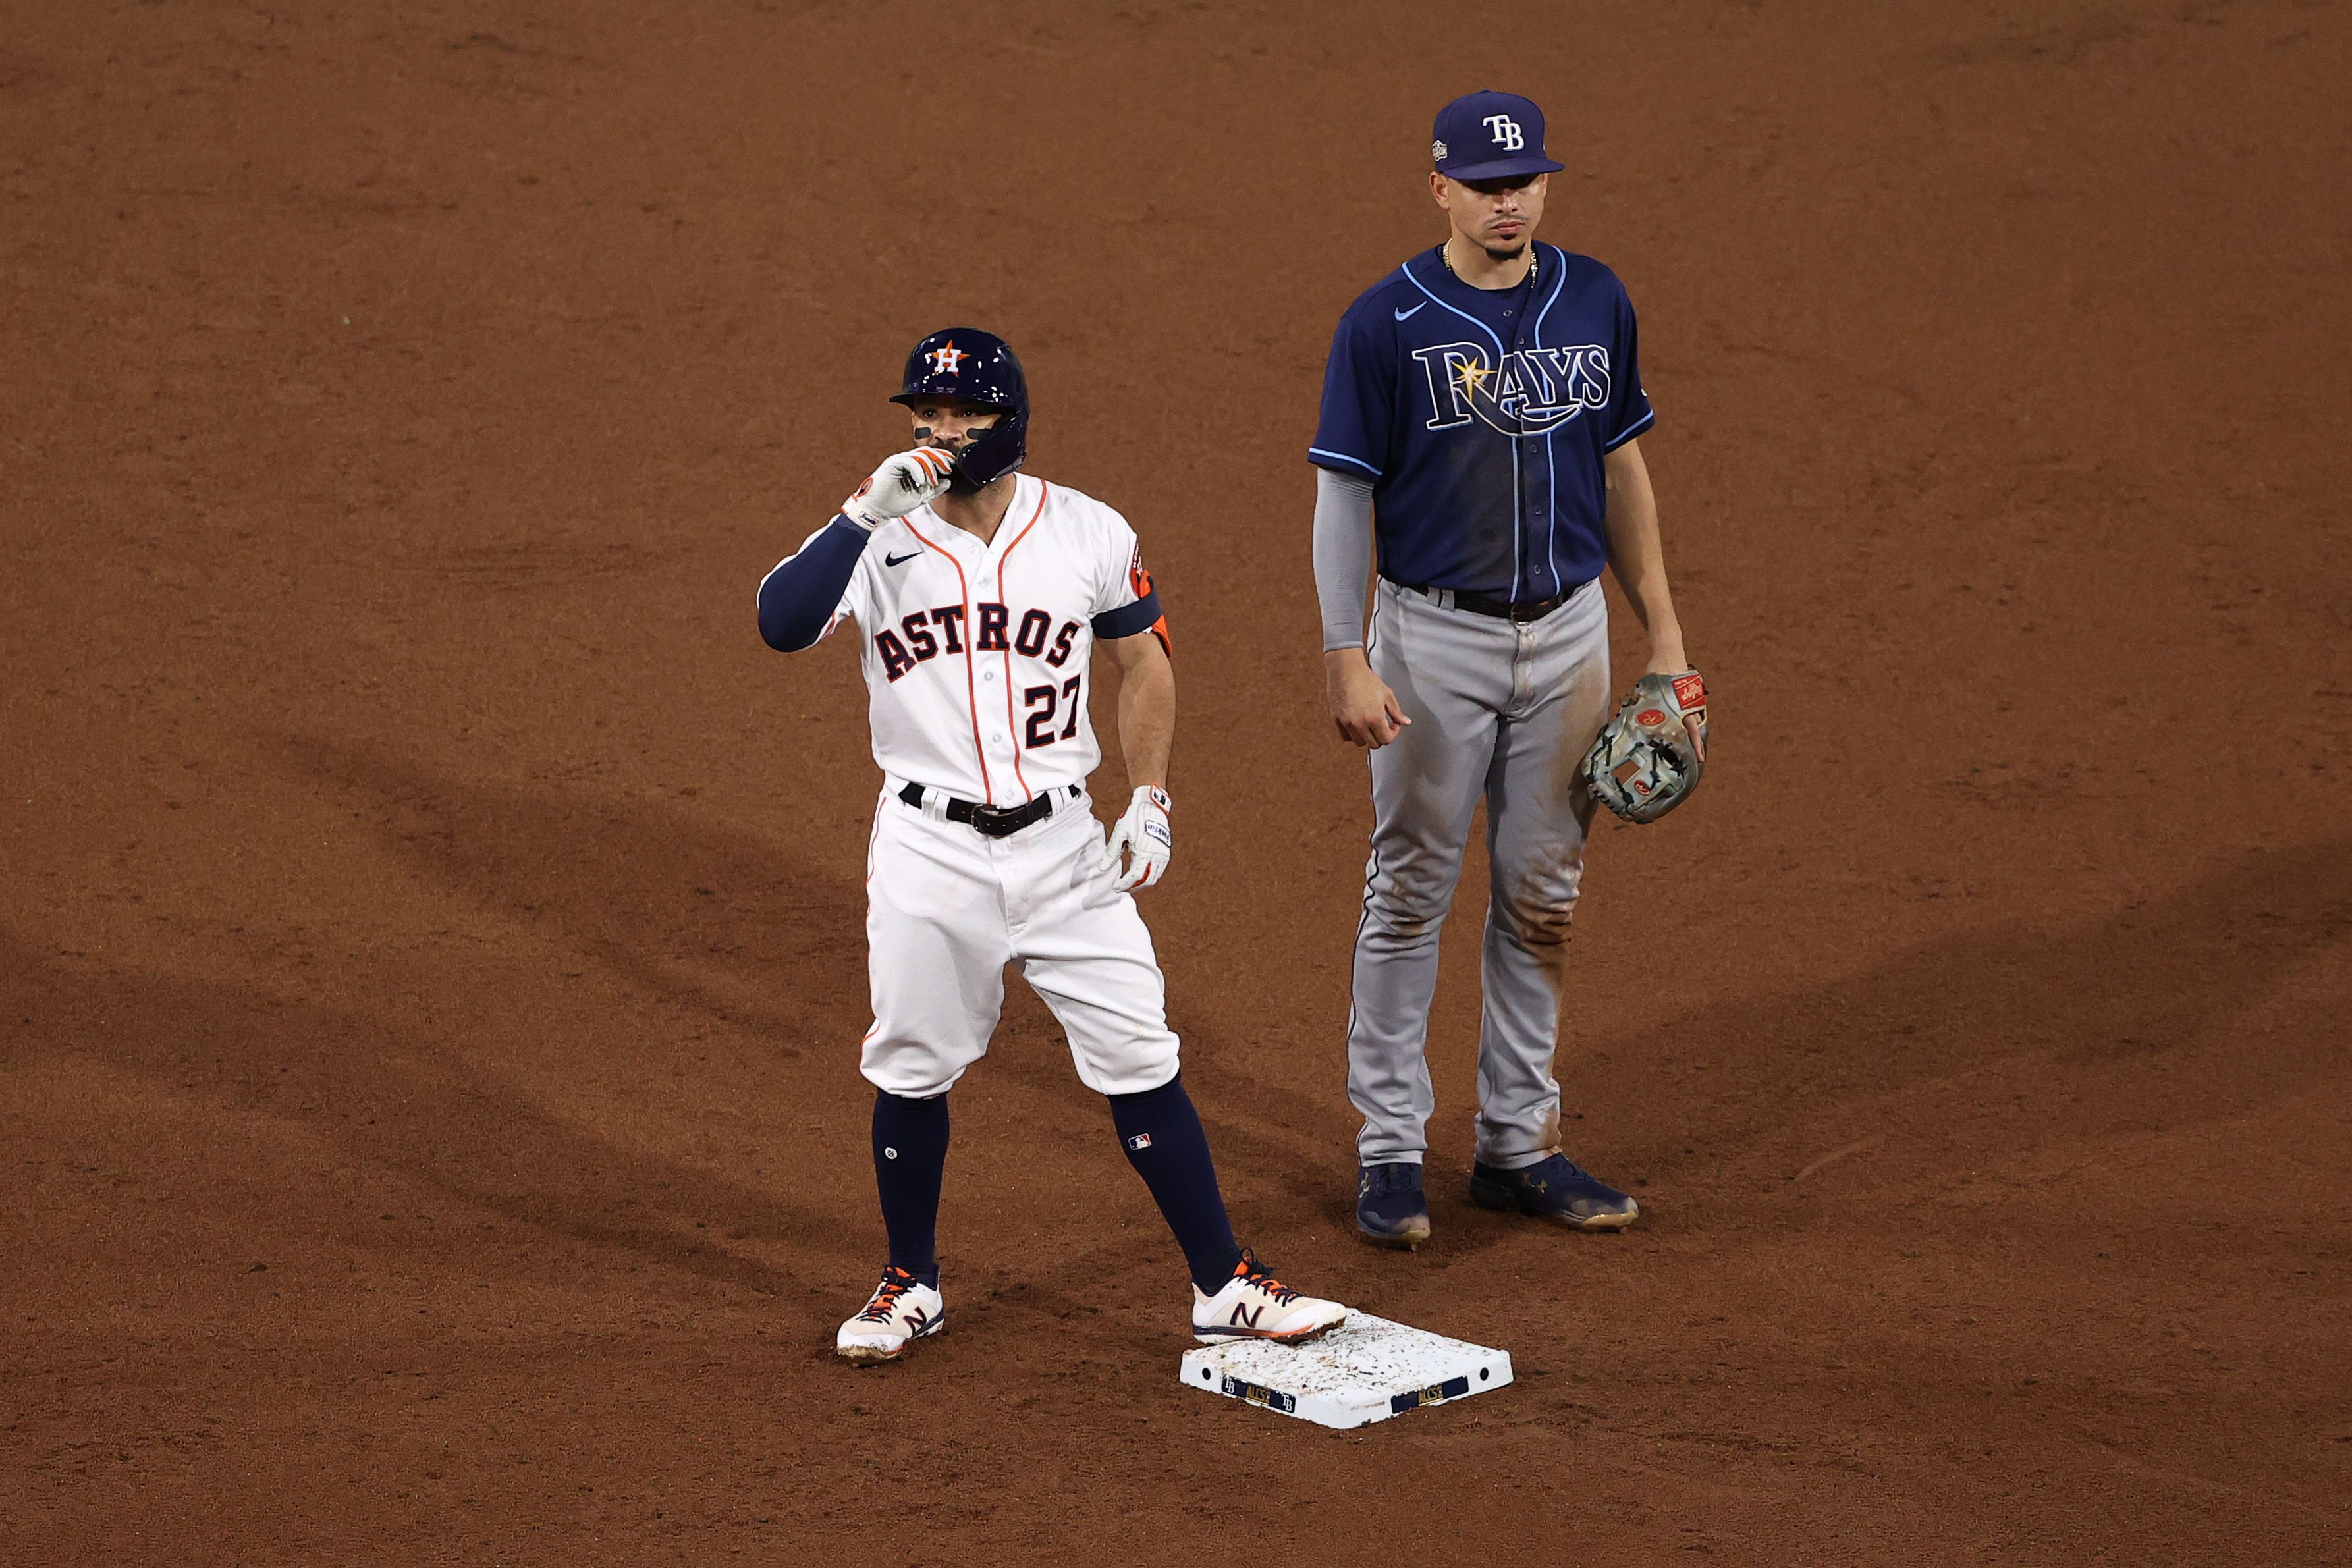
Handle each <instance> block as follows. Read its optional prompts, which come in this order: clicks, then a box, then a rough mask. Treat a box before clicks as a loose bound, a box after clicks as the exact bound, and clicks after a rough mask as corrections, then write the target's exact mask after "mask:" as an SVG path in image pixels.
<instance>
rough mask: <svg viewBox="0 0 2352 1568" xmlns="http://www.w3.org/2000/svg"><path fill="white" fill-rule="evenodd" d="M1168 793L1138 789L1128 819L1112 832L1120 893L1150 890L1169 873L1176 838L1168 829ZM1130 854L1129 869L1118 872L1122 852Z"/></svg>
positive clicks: (1112, 854)
mask: <svg viewBox="0 0 2352 1568" xmlns="http://www.w3.org/2000/svg"><path fill="white" fill-rule="evenodd" d="M1168 811H1169V800H1168V791H1167V790H1165V789H1160V788H1158V787H1157V786H1155V785H1150V784H1139V785H1137V786H1136V787H1135V797H1134V799H1132V800H1129V802H1128V803H1127V815H1126V816H1124V817H1121V818H1120V819H1119V820H1118V826H1116V827H1114V828H1112V829H1111V831H1110V844H1109V850H1110V869H1111V870H1112V871H1115V872H1118V890H1119V891H1120V892H1121V893H1126V892H1128V891H1129V889H1131V888H1138V887H1150V885H1151V884H1152V883H1155V882H1158V881H1159V880H1160V873H1162V872H1165V871H1166V870H1167V869H1168V862H1169V860H1170V859H1171V857H1173V856H1174V854H1175V853H1176V835H1175V832H1174V831H1173V830H1171V828H1170V827H1169V826H1168ZM1122 851H1124V852H1126V854H1127V857H1128V861H1127V869H1126V870H1125V871H1123V872H1120V871H1119V870H1118V857H1119V853H1120V852H1122Z"/></svg>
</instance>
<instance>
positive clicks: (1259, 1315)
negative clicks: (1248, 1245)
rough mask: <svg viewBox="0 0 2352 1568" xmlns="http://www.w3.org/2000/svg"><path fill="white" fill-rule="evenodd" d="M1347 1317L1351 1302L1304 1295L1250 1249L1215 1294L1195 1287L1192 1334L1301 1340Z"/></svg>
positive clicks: (1207, 1338)
mask: <svg viewBox="0 0 2352 1568" xmlns="http://www.w3.org/2000/svg"><path fill="white" fill-rule="evenodd" d="M1347 1319H1348V1309H1347V1308H1345V1307H1343V1306H1341V1305H1340V1304H1339V1302H1337V1301H1317V1300H1316V1299H1315V1298H1314V1297H1312V1296H1306V1295H1301V1294H1300V1293H1299V1292H1298V1291H1294V1290H1292V1289H1291V1288H1290V1287H1289V1286H1287V1285H1286V1284H1284V1283H1283V1282H1282V1281H1279V1280H1277V1279H1276V1278H1275V1277H1274V1276H1273V1275H1272V1274H1269V1273H1267V1272H1266V1271H1265V1270H1264V1269H1262V1268H1260V1267H1258V1262H1257V1260H1256V1259H1255V1257H1253V1256H1251V1254H1250V1253H1249V1252H1248V1251H1246V1250H1244V1252H1243V1253H1242V1260H1241V1261H1240V1262H1239V1263H1237V1264H1235V1265H1234V1272H1233V1277H1232V1278H1230V1279H1228V1280H1227V1281H1225V1283H1224V1288H1223V1289H1222V1290H1220V1291H1218V1292H1217V1293H1216V1294H1215V1295H1213V1296H1211V1295H1205V1294H1203V1293H1202V1291H1200V1290H1199V1288H1198V1287H1195V1288H1194V1290H1193V1291H1192V1337H1193V1338H1194V1339H1197V1340H1199V1341H1200V1342H1201V1343H1203V1344H1214V1343H1217V1342H1218V1341H1219V1340H1229V1339H1269V1340H1273V1341H1275V1342H1276V1343H1282V1344H1296V1343H1299V1342H1300V1341H1303V1340H1310V1339H1314V1338H1316V1337H1317V1336H1318V1335H1321V1334H1326V1333H1330V1332H1331V1330H1333V1329H1335V1328H1337V1327H1339V1325H1340V1324H1341V1323H1343V1322H1346V1321H1347Z"/></svg>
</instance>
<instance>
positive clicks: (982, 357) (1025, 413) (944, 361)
mask: <svg viewBox="0 0 2352 1568" xmlns="http://www.w3.org/2000/svg"><path fill="white" fill-rule="evenodd" d="M928 397H953V398H961V399H963V400H964V401H965V402H976V403H982V404H984V405H986V406H987V407H990V408H994V409H1002V410H1003V413H1004V417H1003V418H1002V419H1000V420H998V421H997V422H996V423H995V424H994V425H992V426H991V427H990V428H989V429H987V430H986V431H983V432H982V434H981V435H980V436H979V438H978V439H977V440H975V441H973V442H972V444H971V445H970V446H967V447H965V448H964V450H963V452H962V454H961V455H960V456H958V457H957V458H956V467H955V475H954V477H953V478H952V479H950V482H949V488H950V489H953V490H956V491H958V492H961V493H963V494H967V495H968V494H970V493H971V492H972V491H974V490H977V489H979V488H980V487H981V486H983V485H990V484H993V483H995V482H996V481H997V480H999V479H1002V478H1003V477H1004V476H1006V475H1007V474H1010V473H1012V472H1013V470H1014V469H1015V468H1018V467H1020V466H1021V463H1022V460H1023V459H1024V458H1025V457H1026V456H1027V455H1029V379H1028V378H1027V377H1026V376H1024V375H1023V374H1022V373H1021V361H1020V360H1018V359H1017V358H1015V357H1014V355H1013V347H1012V345H1011V344H1009V343H1007V342H1006V341H1005V340H1003V339H1002V338H1000V337H998V336H997V335H996V334H995V333H993V332H983V331H982V330H981V329H979V328H977V327H950V328H948V329H945V330H943V331H938V332H934V333H932V334H931V335H930V336H929V337H928V338H926V339H924V340H922V341H921V342H919V343H918V344H916V345H915V351H914V352H913V353H911V354H908V356H907V380H906V386H905V387H904V389H903V390H901V391H900V392H899V393H898V396H896V397H894V398H892V399H891V400H890V401H891V402H896V403H908V404H911V403H914V402H918V401H919V400H920V399H923V398H928Z"/></svg>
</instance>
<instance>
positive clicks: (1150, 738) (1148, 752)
mask: <svg viewBox="0 0 2352 1568" xmlns="http://www.w3.org/2000/svg"><path fill="white" fill-rule="evenodd" d="M1101 645H1102V646H1104V647H1106V648H1108V649H1109V650H1110V654H1111V658H1112V660H1113V661H1114V662H1116V663H1117V664H1118V745H1119V750H1120V751H1121V752H1122V753H1123V754H1124V755H1125V756H1126V758H1127V782H1128V787H1129V789H1133V788H1135V787H1137V786H1139V785H1144V784H1150V785H1152V786H1154V787H1155V788H1158V789H1167V788H1168V758H1169V754H1170V753H1171V751H1173V750H1174V749H1175V746H1176V666H1175V664H1173V663H1171V661H1170V659H1169V657H1168V650H1167V649H1165V648H1163V647H1161V646H1160V639H1159V638H1158V637H1157V636H1154V635H1153V634H1152V633H1150V632H1144V633H1142V634H1141V635H1139V636H1134V637H1120V638H1118V639H1117V640H1115V641H1113V642H1109V643H1103V644H1101Z"/></svg>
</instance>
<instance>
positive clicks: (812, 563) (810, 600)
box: [760, 517, 872, 653]
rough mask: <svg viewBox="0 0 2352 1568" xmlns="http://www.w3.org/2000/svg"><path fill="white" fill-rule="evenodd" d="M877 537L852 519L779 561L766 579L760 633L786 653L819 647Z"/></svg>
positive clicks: (843, 520) (836, 520)
mask: <svg viewBox="0 0 2352 1568" xmlns="http://www.w3.org/2000/svg"><path fill="white" fill-rule="evenodd" d="M871 537H872V536H870V535H868V534H867V533H866V530H865V529H864V528H859V527H858V526H857V525H856V523H853V522H851V521H850V520H849V519H848V518H846V517H835V518H834V519H833V522H832V524H831V526H829V527H828V528H825V530H824V532H823V533H821V534H819V535H817V537H816V538H814V539H811V540H810V541H809V542H808V543H807V544H805V545H803V546H802V547H801V551H800V553H799V554H798V555H795V556H792V557H789V558H788V559H784V560H782V561H780V562H778V563H777V565H776V570H773V571H772V572H770V573H768V575H767V576H766V577H765V578H763V579H761V582H760V636H761V639H762V640H764V641H765V642H766V643H767V644H768V646H769V647H771V648H773V649H775V650H776V651H777V652H778V653H798V652H800V651H801V650H802V649H803V648H808V647H814V645H815V644H816V640H817V639H818V638H820V637H822V636H824V628H825V622H829V621H831V620H832V619H833V612H835V611H836V610H838V609H840V608H841V596H842V594H843V593H844V592H845V591H847V589H848V587H849V577H850V574H851V573H852V572H854V571H856V570H857V558H858V557H859V556H861V555H863V554H865V553H866V540H867V539H868V538H871Z"/></svg>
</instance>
